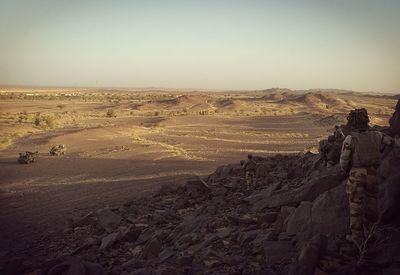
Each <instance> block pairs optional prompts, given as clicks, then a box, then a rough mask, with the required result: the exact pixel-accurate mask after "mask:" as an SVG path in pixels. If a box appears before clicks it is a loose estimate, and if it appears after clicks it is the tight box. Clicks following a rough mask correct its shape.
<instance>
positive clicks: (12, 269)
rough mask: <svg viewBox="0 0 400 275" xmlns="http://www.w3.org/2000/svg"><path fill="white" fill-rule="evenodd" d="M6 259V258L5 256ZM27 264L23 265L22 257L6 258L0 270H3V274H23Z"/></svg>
mask: <svg viewBox="0 0 400 275" xmlns="http://www.w3.org/2000/svg"><path fill="white" fill-rule="evenodd" d="M5 259H7V258H5ZM26 269H27V266H25V264H24V261H23V259H22V258H19V257H15V258H8V259H7V261H6V262H5V263H4V266H3V268H2V269H0V271H3V272H4V274H10V275H12V274H23V273H24V271H26Z"/></svg>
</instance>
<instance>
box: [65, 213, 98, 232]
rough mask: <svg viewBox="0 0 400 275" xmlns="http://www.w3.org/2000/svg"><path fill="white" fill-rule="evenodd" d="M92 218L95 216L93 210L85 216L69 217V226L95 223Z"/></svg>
mask: <svg viewBox="0 0 400 275" xmlns="http://www.w3.org/2000/svg"><path fill="white" fill-rule="evenodd" d="M92 218H93V212H89V213H88V214H86V215H85V216H83V217H79V218H69V219H68V224H69V227H71V228H75V227H82V226H87V225H89V224H92V223H93V219H92Z"/></svg>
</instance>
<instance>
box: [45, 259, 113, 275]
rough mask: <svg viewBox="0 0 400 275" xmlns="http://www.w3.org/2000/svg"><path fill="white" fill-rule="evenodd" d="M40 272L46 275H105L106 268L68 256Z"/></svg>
mask: <svg viewBox="0 0 400 275" xmlns="http://www.w3.org/2000/svg"><path fill="white" fill-rule="evenodd" d="M42 274H46V275H105V274H107V272H106V270H105V269H104V268H103V267H102V266H101V265H99V264H94V263H90V262H86V261H82V260H81V259H80V258H78V257H71V256H68V257H66V258H65V260H64V261H63V262H62V263H60V264H57V265H55V266H53V267H51V268H48V269H47V270H43V271H42Z"/></svg>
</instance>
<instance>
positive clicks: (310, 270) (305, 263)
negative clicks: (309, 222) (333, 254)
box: [289, 234, 327, 275]
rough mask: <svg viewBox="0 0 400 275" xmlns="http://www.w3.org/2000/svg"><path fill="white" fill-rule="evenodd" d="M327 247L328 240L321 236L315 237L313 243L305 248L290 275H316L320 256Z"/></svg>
mask: <svg viewBox="0 0 400 275" xmlns="http://www.w3.org/2000/svg"><path fill="white" fill-rule="evenodd" d="M326 247H327V238H326V236H323V235H321V234H318V235H315V236H314V237H313V238H312V239H311V241H310V242H309V243H308V244H307V245H306V246H304V247H303V249H302V250H301V252H300V255H299V257H298V258H297V263H296V264H295V265H293V266H292V269H291V270H290V272H289V275H308V274H314V270H315V267H316V266H317V264H318V261H319V258H320V256H321V255H322V254H323V253H324V252H325V250H326Z"/></svg>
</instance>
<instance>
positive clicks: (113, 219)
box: [96, 208, 122, 233]
mask: <svg viewBox="0 0 400 275" xmlns="http://www.w3.org/2000/svg"><path fill="white" fill-rule="evenodd" d="M96 216H97V219H98V222H99V224H100V225H101V227H103V228H104V230H106V231H107V232H109V233H111V232H112V231H113V230H114V229H116V228H117V227H118V226H119V224H120V222H121V220H122V218H121V217H120V216H119V215H117V214H115V213H114V212H112V211H111V210H110V209H108V208H103V209H100V210H98V211H97V212H96Z"/></svg>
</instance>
